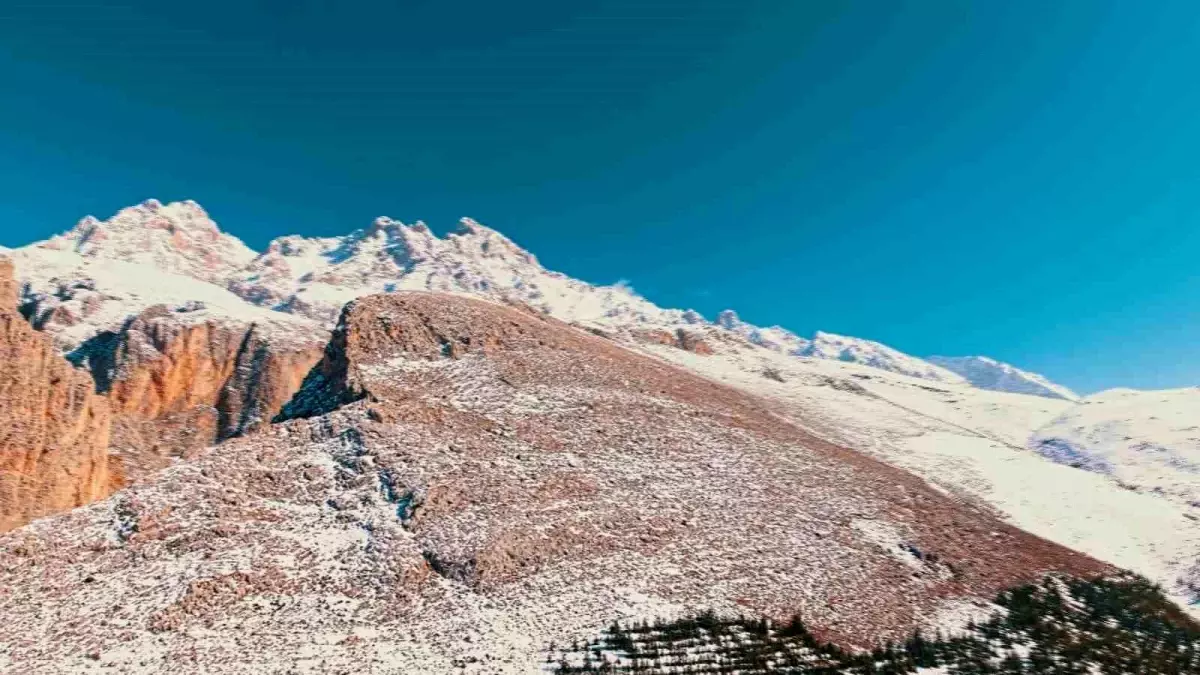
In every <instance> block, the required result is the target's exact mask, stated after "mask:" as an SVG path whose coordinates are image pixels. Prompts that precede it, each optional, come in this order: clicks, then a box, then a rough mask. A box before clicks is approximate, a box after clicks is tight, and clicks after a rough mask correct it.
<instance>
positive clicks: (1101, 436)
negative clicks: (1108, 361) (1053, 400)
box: [1029, 387, 1200, 506]
mask: <svg viewBox="0 0 1200 675" xmlns="http://www.w3.org/2000/svg"><path fill="white" fill-rule="evenodd" d="M1197 411H1200V388H1196V387H1190V388H1185V389H1171V390H1164V391H1134V390H1132V389H1112V390H1109V391H1104V392H1100V393H1099V394H1094V395H1092V396H1089V397H1087V398H1085V399H1083V400H1082V402H1081V403H1080V405H1077V406H1073V407H1071V408H1069V409H1067V410H1066V411H1064V412H1063V414H1061V415H1059V416H1058V417H1056V418H1055V419H1053V420H1051V421H1049V422H1048V423H1047V424H1045V425H1044V426H1042V427H1041V428H1039V429H1038V430H1037V431H1036V432H1035V433H1034V434H1033V437H1032V438H1031V439H1030V441H1029V447H1030V448H1031V449H1032V450H1034V451H1035V452H1039V453H1041V454H1043V455H1045V456H1046V457H1048V458H1049V459H1052V460H1054V461H1057V462H1062V463H1064V464H1070V465H1078V466H1082V467H1084V468H1088V469H1091V470H1093V471H1098V472H1101V473H1106V474H1109V475H1111V476H1112V477H1113V478H1114V479H1116V480H1117V481H1119V482H1120V483H1122V484H1123V485H1126V486H1128V487H1130V488H1132V489H1136V490H1141V491H1147V492H1151V493H1157V494H1163V495H1166V496H1168V497H1170V498H1173V499H1177V500H1179V501H1180V502H1183V503H1185V504H1190V505H1192V506H1200V414H1198V412H1197Z"/></svg>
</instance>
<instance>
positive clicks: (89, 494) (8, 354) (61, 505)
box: [0, 260, 120, 531]
mask: <svg viewBox="0 0 1200 675" xmlns="http://www.w3.org/2000/svg"><path fill="white" fill-rule="evenodd" d="M15 288H16V285H15V283H14V281H13V277H12V265H11V263H10V262H9V261H7V260H4V261H0V303H2V304H0V531H3V530H9V529H12V528H14V527H18V526H20V525H23V524H24V523H26V522H28V521H30V520H32V519H34V518H37V517H40V516H44V515H48V514H51V513H56V512H58V511H62V510H65V509H70V508H73V507H76V506H81V505H83V504H87V503H89V502H91V501H94V500H96V499H100V498H102V497H105V496H107V495H108V494H109V493H111V492H112V490H113V488H114V483H119V482H120V479H119V477H116V476H114V474H113V473H112V472H110V471H109V457H108V439H109V429H110V413H109V408H108V402H107V401H106V400H105V399H104V397H103V396H99V395H97V394H96V391H95V383H94V382H93V381H92V378H91V377H90V376H89V375H88V374H87V373H86V372H83V371H80V370H76V369H75V368H73V367H71V364H70V363H68V362H67V361H66V359H64V358H63V357H62V356H61V355H60V354H59V352H58V350H57V349H56V348H55V346H54V345H53V343H52V341H51V339H50V337H49V336H47V335H44V334H42V333H40V332H38V331H36V330H35V329H34V328H33V327H32V326H31V325H30V324H29V322H28V321H26V320H25V318H24V317H22V316H21V315H20V314H18V313H17V312H16V308H15V306H16V293H15Z"/></svg>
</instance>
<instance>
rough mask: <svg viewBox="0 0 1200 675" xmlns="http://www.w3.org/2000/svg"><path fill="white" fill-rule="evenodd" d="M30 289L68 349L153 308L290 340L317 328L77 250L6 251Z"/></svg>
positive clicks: (192, 282) (217, 290)
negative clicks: (272, 332) (254, 327)
mask: <svg viewBox="0 0 1200 675" xmlns="http://www.w3.org/2000/svg"><path fill="white" fill-rule="evenodd" d="M9 255H10V256H11V257H12V258H13V261H14V263H15V264H16V266H17V269H18V270H19V271H20V275H21V279H22V281H23V282H24V284H25V291H24V296H25V299H26V301H32V302H33V303H34V305H35V306H36V307H37V311H38V312H39V313H42V312H47V313H48V312H53V311H55V310H58V312H59V315H58V316H61V317H63V318H62V319H61V320H57V321H56V323H55V325H52V326H48V327H47V328H48V329H49V330H51V331H52V332H53V334H54V336H55V339H56V341H57V342H58V343H59V344H61V345H62V346H63V348H64V349H65V350H70V349H74V348H75V347H77V346H78V345H79V344H80V343H81V342H83V341H84V340H87V339H88V338H90V337H92V336H93V335H96V334H97V333H100V332H102V331H105V330H115V329H117V328H119V327H120V326H121V325H122V324H123V323H124V322H125V320H126V319H128V318H129V317H131V316H133V315H136V314H137V313H139V312H141V311H142V310H144V309H146V308H148V307H151V306H153V305H166V306H167V307H168V308H169V309H171V310H173V311H175V312H177V316H178V317H179V318H180V320H191V321H205V320H218V321H230V322H237V323H247V324H248V323H255V324H259V325H261V326H262V327H263V328H264V330H272V329H278V330H276V331H275V332H276V333H278V334H280V335H287V334H289V333H293V332H295V331H297V330H315V329H318V328H319V326H318V325H317V324H316V323H315V322H313V321H311V320H309V319H306V318H304V317H300V316H293V315H290V314H284V313H281V312H272V311H269V310H265V309H262V308H259V307H255V306H253V305H249V304H247V303H246V302H244V301H243V300H242V299H241V298H239V297H238V296H236V295H234V294H233V293H230V292H229V291H227V290H225V289H224V288H221V287H219V286H216V285H213V284H210V283H206V282H203V281H200V280H198V279H195V278H193V277H190V276H184V275H181V274H175V273H172V272H169V271H166V270H163V269H161V268H158V267H154V266H151V265H146V264H144V263H138V262H127V261H124V260H119V259H110V258H106V257H89V256H85V255H80V254H78V253H75V252H73V251H67V250H61V249H53V248H41V247H36V246H32V247H26V248H23V249H17V250H14V251H12V252H10V253H9Z"/></svg>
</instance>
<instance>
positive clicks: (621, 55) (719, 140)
mask: <svg viewBox="0 0 1200 675" xmlns="http://www.w3.org/2000/svg"><path fill="white" fill-rule="evenodd" d="M22 4H23V5H25V6H20V5H22ZM0 5H2V6H0V82H2V83H3V85H4V99H3V104H2V105H0V197H2V198H0V243H2V244H5V245H10V246H12V245H20V244H22V243H26V242H28V241H31V240H33V239H39V238H43V237H45V236H47V235H49V234H51V233H53V232H56V231H59V230H62V229H65V228H67V227H69V226H70V225H72V224H73V223H74V222H75V221H76V220H77V219H78V218H79V217H80V216H82V215H84V214H87V213H93V214H96V215H98V216H101V217H105V216H107V215H109V214H111V213H112V212H113V211H115V210H116V209H118V208H120V207H121V206H124V205H127V204H130V203H134V202H138V201H141V200H143V199H145V198H148V197H156V198H158V199H161V200H164V201H166V200H174V199H183V198H192V199H195V200H197V201H199V202H200V203H201V204H203V205H204V206H205V207H206V208H207V209H208V210H209V211H210V212H211V213H212V214H213V216H214V217H215V218H216V219H217V220H218V221H219V222H220V223H221V224H222V226H223V227H224V228H225V229H226V230H228V231H230V232H233V233H234V234H236V235H238V236H240V237H242V238H243V239H244V240H246V241H247V242H248V243H249V244H250V245H252V246H255V247H261V246H262V245H263V244H264V243H265V242H266V241H267V240H268V239H269V238H271V237H272V236H275V235H278V234H283V233H303V234H309V235H318V234H320V235H328V234H335V233H342V232H345V231H348V230H350V229H353V228H356V227H360V226H363V225H364V224H366V223H367V222H368V221H369V219H370V218H373V217H374V216H377V215H381V214H387V215H390V216H393V217H396V218H400V219H403V220H406V221H411V220H416V219H424V220H426V221H427V222H429V223H430V224H431V225H432V226H433V227H434V229H435V230H445V229H448V228H450V227H451V226H452V224H453V222H454V221H455V220H456V219H457V218H458V217H460V216H463V215H470V216H472V217H475V218H477V219H479V220H481V221H483V222H485V223H488V224H489V225H492V226H494V227H496V228H497V229H500V230H501V231H503V232H505V233H507V234H509V235H510V236H512V237H513V238H514V239H515V240H517V242H519V243H521V244H522V245H524V246H526V247H527V248H529V249H530V250H532V251H533V252H534V253H536V254H537V255H538V256H539V257H540V258H541V259H542V261H543V262H544V263H545V264H546V265H547V266H549V267H551V268H555V269H559V270H562V271H564V272H567V273H569V274H571V275H573V276H577V277H581V278H583V279H587V280H590V281H595V282H613V281H616V280H618V279H626V280H628V281H629V282H630V283H632V285H633V286H634V287H635V288H636V289H637V290H638V291H639V292H641V293H642V294H643V295H645V296H647V297H648V298H650V299H651V300H653V301H655V302H657V303H659V304H661V305H664V306H673V307H694V308H696V309H698V310H700V311H702V312H704V313H705V314H707V315H709V316H710V317H711V316H713V315H715V313H716V312H717V311H719V310H720V309H723V308H726V307H733V308H736V309H737V310H738V311H739V313H740V314H741V315H742V316H743V318H745V319H747V320H750V321H753V322H755V323H761V324H776V323H777V324H781V325H784V326H786V327H788V328H791V329H792V330H795V331H797V332H800V333H809V332H811V331H813V330H815V329H823V330H828V331H833V332H840V333H847V334H851V335H859V336H863V337H869V338H874V339H877V340H881V341H883V342H886V343H888V344H891V345H893V346H895V347H897V348H900V349H903V350H905V351H908V352H911V353H915V354H930V353H940V354H974V353H983V354H989V355H992V356H995V357H997V358H1000V359H1003V360H1007V361H1011V362H1013V363H1016V364H1018V365H1021V366H1023V367H1027V368H1031V369H1034V370H1038V371H1041V372H1044V373H1045V374H1047V375H1049V376H1050V377H1052V378H1054V379H1056V380H1059V381H1061V382H1063V383H1065V384H1067V385H1070V386H1073V387H1076V388H1078V389H1081V390H1084V391H1092V390H1096V389H1100V388H1105V387H1109V386H1135V387H1165V386H1186V385H1195V384H1200V358H1198V357H1200V266H1198V265H1197V261H1198V260H1200V182H1198V178H1200V159H1198V158H1200V87H1198V86H1197V70H1198V68H1200V5H1197V4H1196V3H1194V2H1191V1H1180V2H1170V1H1167V0H1159V1H1156V2H1104V1H1102V0H1085V1H1078V2H1069V1H1057V2H1042V1H1038V2H1021V1H1007V0H1006V1H1002V0H985V1H982V2H962V1H958V0H953V1H950V0H947V1H941V2H939V1H937V0H922V1H916V2H884V1H872V2H824V1H823V2H804V1H798V0H781V1H774V0H765V1H761V2H756V1H754V0H737V1H735V0H728V1H725V2H711V1H706V0H624V1H621V2H614V1H607V0H604V1H598V0H572V1H570V2H562V1H559V0H554V1H545V2H541V1H539V2H508V3H501V2H463V1H460V2H387V3H382V2H381V3H377V4H371V3H354V2H334V1H333V0H259V1H257V2H255V1H254V0H245V1H243V2H236V3H227V2H223V1H210V2H203V3H201V2H192V3H171V2H165V3H164V2H129V1H126V2H119V1H117V2H113V1H111V0H109V1H105V2H101V1H100V0H74V1H73V2H70V3H60V2H57V1H55V0H24V2H21V1H20V0H18V2H15V3H14V2H4V3H0ZM401 6H402V7H403V8H401Z"/></svg>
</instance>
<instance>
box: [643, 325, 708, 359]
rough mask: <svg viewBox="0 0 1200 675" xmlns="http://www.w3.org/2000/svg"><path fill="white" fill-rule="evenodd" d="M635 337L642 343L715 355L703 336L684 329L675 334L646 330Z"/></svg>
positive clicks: (677, 330)
mask: <svg viewBox="0 0 1200 675" xmlns="http://www.w3.org/2000/svg"><path fill="white" fill-rule="evenodd" d="M634 337H635V338H637V339H638V340H640V341H642V342H650V343H653V344H660V345H666V346H668V347H676V348H678V349H683V350H685V351H689V352H695V353H697V354H705V355H708V354H712V353H713V349H712V347H711V346H709V344H708V343H707V342H705V341H704V338H703V337H702V336H700V335H699V334H697V333H693V332H690V331H687V330H684V329H682V328H678V329H676V330H675V332H674V333H672V332H670V331H666V330H644V331H639V332H637V333H635V334H634Z"/></svg>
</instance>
